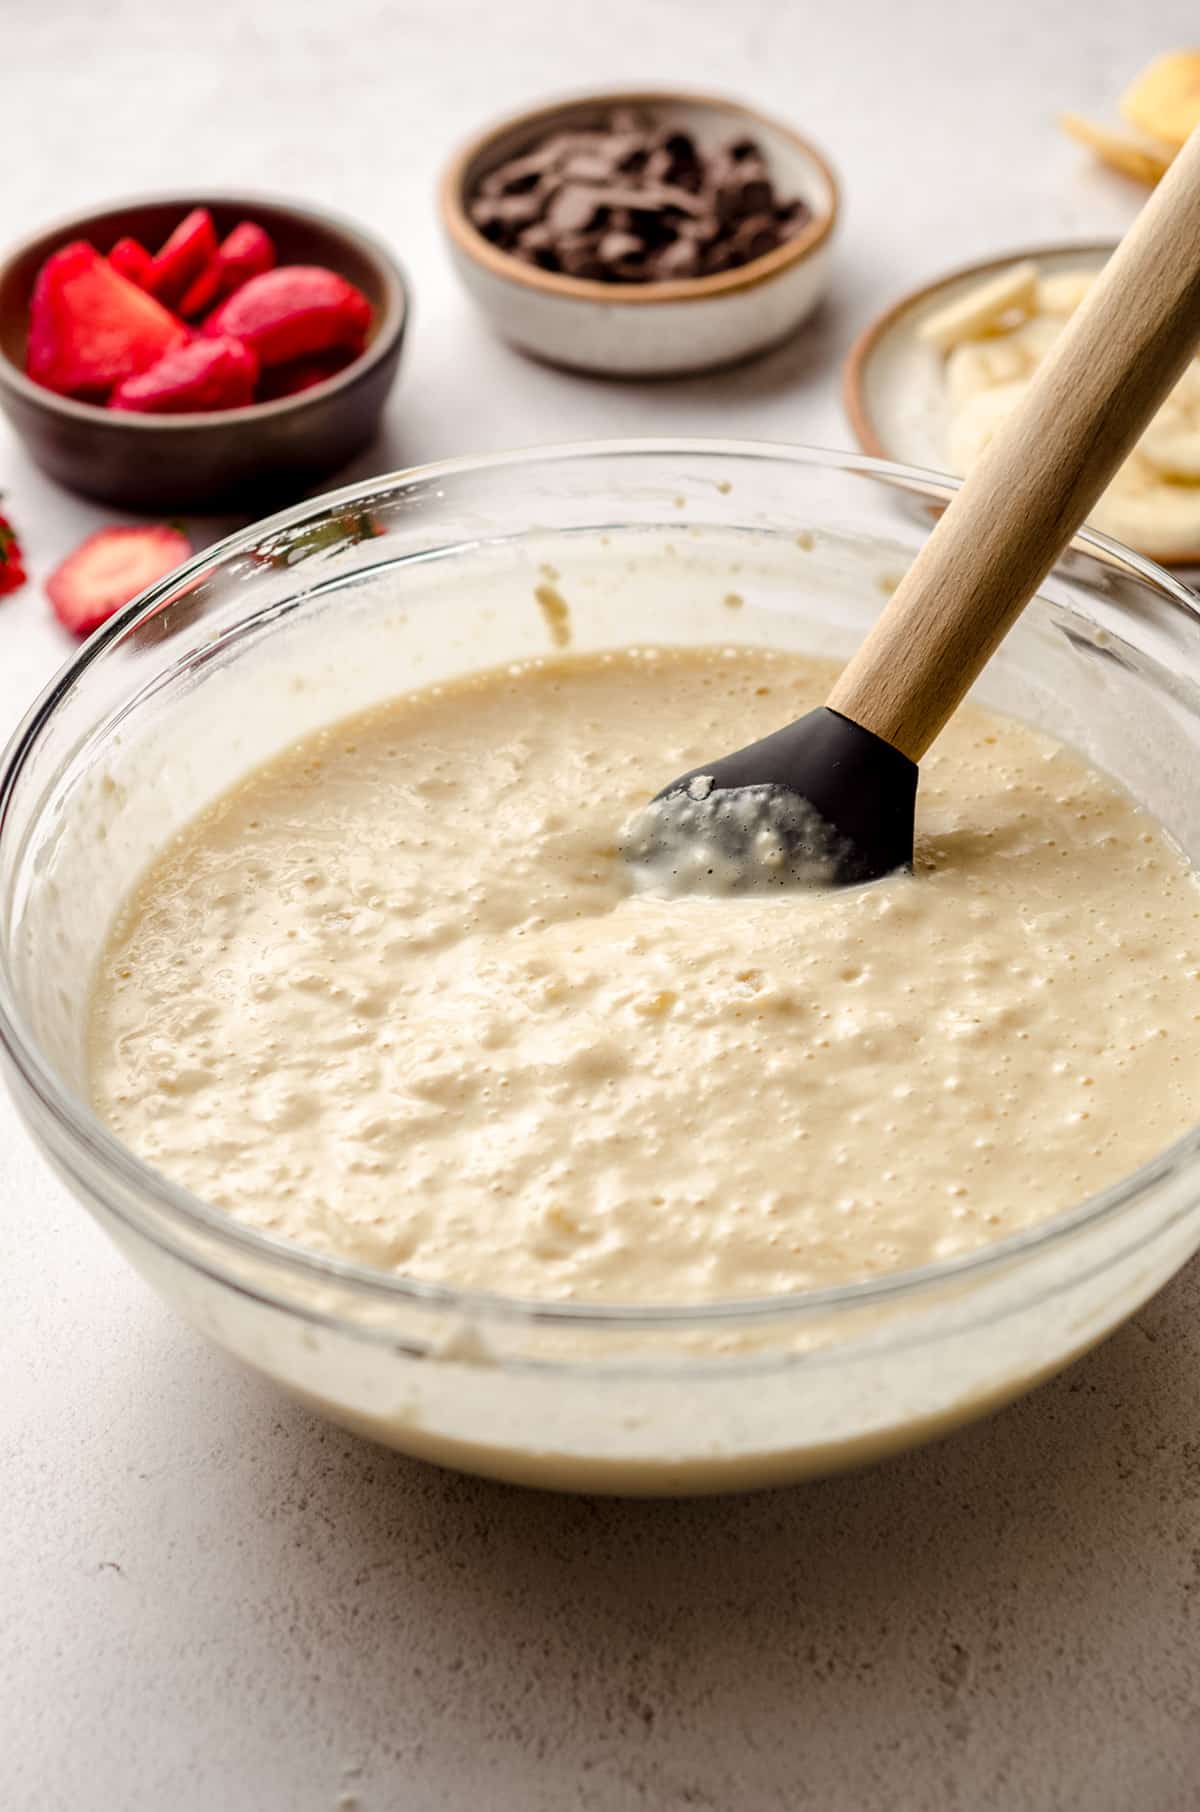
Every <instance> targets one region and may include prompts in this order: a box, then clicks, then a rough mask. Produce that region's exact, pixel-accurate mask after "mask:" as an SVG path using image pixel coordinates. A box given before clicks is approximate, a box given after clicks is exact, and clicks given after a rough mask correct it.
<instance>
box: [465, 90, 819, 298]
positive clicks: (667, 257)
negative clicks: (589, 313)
mask: <svg viewBox="0 0 1200 1812" xmlns="http://www.w3.org/2000/svg"><path fill="white" fill-rule="evenodd" d="M468 212H469V214H470V217H471V220H472V221H473V222H474V224H475V226H476V227H477V228H478V230H479V231H480V232H481V233H483V234H484V235H485V237H487V238H488V239H490V240H491V241H492V243H493V244H494V245H497V246H499V247H500V248H501V249H502V250H504V251H507V252H510V253H511V254H512V255H513V256H514V257H516V258H519V259H520V260H521V261H522V262H523V263H526V264H532V265H536V266H538V267H539V268H540V269H542V270H547V271H563V272H565V273H566V274H568V275H569V276H576V277H589V278H596V279H599V280H601V281H604V282H610V283H648V282H651V283H652V282H666V281H670V280H677V279H679V278H681V277H682V278H687V277H696V276H704V275H708V274H710V273H712V272H715V271H722V270H731V269H734V268H736V267H737V266H738V265H741V264H746V263H748V262H749V261H750V260H751V259H753V258H760V257H762V256H763V254H764V252H768V251H770V250H772V249H773V248H774V247H775V246H777V245H779V244H781V243H783V241H784V240H786V239H789V238H794V237H795V236H796V234H798V233H800V232H802V231H803V229H804V227H805V226H807V224H808V222H809V221H810V220H811V218H812V213H811V210H810V209H809V207H808V206H807V205H806V203H804V202H803V201H800V200H791V199H780V198H778V197H777V196H776V194H775V190H774V187H773V184H772V180H771V173H770V169H769V167H768V164H767V160H766V158H765V157H764V155H763V152H762V149H761V147H760V146H759V145H758V144H757V143H756V141H755V140H754V139H752V138H739V139H734V140H732V141H730V142H728V143H726V144H724V145H721V146H719V147H716V148H714V149H711V150H710V149H706V148H704V147H701V146H700V145H698V144H697V142H696V140H695V139H694V138H693V137H692V135H691V133H689V132H687V131H684V130H683V129H682V128H680V127H676V126H671V125H669V124H662V125H656V124H655V122H654V121H653V120H652V119H650V118H649V117H647V116H646V115H644V114H643V113H642V112H641V111H640V110H639V109H638V108H636V107H633V106H626V107H616V108H613V109H612V111H611V112H610V113H609V114H608V115H607V117H605V118H603V119H601V120H600V121H599V123H598V124H596V125H593V126H589V127H586V128H578V129H572V130H569V131H567V130H558V131H554V132H551V133H548V134H547V135H546V137H545V138H544V139H541V140H540V141H535V142H534V143H532V144H527V145H526V146H525V147H524V148H523V149H521V150H520V151H519V152H518V154H517V155H516V156H514V157H510V158H508V159H506V160H505V162H504V163H502V164H499V165H497V166H496V168H495V169H493V170H490V171H487V172H486V173H485V174H484V175H483V176H482V177H480V179H479V181H478V183H477V185H476V187H475V190H474V192H473V194H472V195H471V196H470V198H469V200H468Z"/></svg>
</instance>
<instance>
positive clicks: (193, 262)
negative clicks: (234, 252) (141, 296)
mask: <svg viewBox="0 0 1200 1812" xmlns="http://www.w3.org/2000/svg"><path fill="white" fill-rule="evenodd" d="M216 251H217V230H216V228H215V227H214V226H213V221H212V215H211V214H210V213H209V211H208V209H207V208H193V209H192V211H191V213H190V214H185V215H184V217H183V219H182V220H181V221H180V222H179V225H178V226H177V227H176V228H175V231H174V232H173V233H172V234H171V236H170V238H169V239H168V240H167V241H166V243H165V245H164V246H163V247H162V249H161V250H160V251H159V253H158V255H157V257H156V258H155V259H154V266H153V270H152V272H151V277H150V288H151V289H152V290H153V292H154V294H155V295H156V296H157V297H158V299H159V301H160V302H166V303H167V304H168V305H169V306H170V307H174V306H175V304H176V303H177V302H178V301H179V299H180V297H181V296H182V295H183V293H184V291H185V290H186V289H187V288H188V287H189V285H190V284H192V283H194V282H195V280H196V278H197V277H198V276H199V275H200V273H201V271H202V270H204V269H205V267H206V266H207V265H208V264H210V263H211V262H212V260H213V258H214V257H215V256H216Z"/></svg>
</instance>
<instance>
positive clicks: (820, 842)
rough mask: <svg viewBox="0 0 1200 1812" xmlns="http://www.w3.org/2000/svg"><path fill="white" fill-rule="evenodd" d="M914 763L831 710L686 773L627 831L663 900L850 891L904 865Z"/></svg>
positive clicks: (643, 877)
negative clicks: (815, 889)
mask: <svg viewBox="0 0 1200 1812" xmlns="http://www.w3.org/2000/svg"><path fill="white" fill-rule="evenodd" d="M916 796H917V768H916V763H915V762H912V761H910V760H909V759H908V757H907V756H906V755H902V754H901V753H900V751H899V750H898V749H894V748H893V747H892V745H891V744H890V743H886V742H884V741H883V740H882V739H881V738H880V737H878V736H875V735H873V734H872V733H871V731H870V730H864V729H863V728H862V727H861V725H859V724H856V723H851V721H850V719H849V718H847V717H842V716H841V715H840V713H839V712H837V711H831V710H830V709H829V707H828V706H827V705H822V706H821V707H820V709H819V710H816V711H810V712H809V713H808V716H807V717H801V718H799V719H798V720H797V722H796V723H793V724H788V725H787V726H786V728H784V729H782V730H776V731H774V733H773V734H772V735H770V736H764V737H763V738H762V740H761V741H760V742H754V743H751V744H750V745H749V746H748V747H747V748H744V749H738V750H737V751H736V752H735V753H734V754H732V755H722V756H721V757H719V758H718V759H717V760H716V761H712V762H708V763H707V764H706V765H705V766H703V767H698V768H693V769H692V770H691V771H690V772H689V773H687V774H681V775H680V776H679V778H678V779H677V780H673V781H671V783H670V785H669V786H665V787H664V788H663V789H662V791H661V792H660V793H659V794H658V795H657V797H656V798H655V799H653V800H651V802H650V804H649V805H648V806H646V807H645V808H644V809H643V810H642V811H640V812H638V813H636V814H635V815H634V817H633V818H632V819H630V821H629V823H628V824H627V825H626V827H625V832H624V836H623V849H624V853H625V856H626V859H627V860H628V861H629V862H630V863H631V865H632V866H633V868H634V870H635V872H636V873H637V875H638V878H639V880H640V881H642V882H643V883H644V884H645V885H647V886H651V887H653V888H654V889H655V890H656V891H659V892H666V893H684V892H694V893H741V892H747V891H757V890H763V889H769V888H772V887H799V886H853V885H855V884H857V883H860V882H864V881H874V880H878V879H879V878H880V877H881V876H883V875H888V874H892V873H893V872H894V871H895V870H896V869H900V868H907V867H910V866H911V864H912V856H913V819H914V812H915V806H916Z"/></svg>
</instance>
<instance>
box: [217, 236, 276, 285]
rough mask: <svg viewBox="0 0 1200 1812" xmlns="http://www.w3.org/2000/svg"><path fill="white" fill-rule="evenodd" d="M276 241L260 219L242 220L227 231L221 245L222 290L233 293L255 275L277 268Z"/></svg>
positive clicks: (219, 254) (219, 260) (219, 253)
mask: <svg viewBox="0 0 1200 1812" xmlns="http://www.w3.org/2000/svg"><path fill="white" fill-rule="evenodd" d="M275 262H276V259H275V241H274V240H273V239H272V238H271V235H270V234H269V233H268V232H267V231H266V229H265V227H260V226H259V225H258V223H257V222H256V221H253V220H240V221H239V222H238V224H237V226H235V227H234V228H233V229H232V230H231V231H230V232H228V233H226V235H225V237H224V239H222V241H221V244H220V246H219V247H218V249H217V263H218V264H219V265H220V266H221V273H222V275H221V294H222V295H223V296H231V295H232V294H233V292H234V290H235V289H240V288H241V286H242V284H243V283H248V282H249V280H250V278H251V277H261V276H262V275H263V273H264V272H265V271H269V270H274V268H275Z"/></svg>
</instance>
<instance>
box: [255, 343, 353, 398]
mask: <svg viewBox="0 0 1200 1812" xmlns="http://www.w3.org/2000/svg"><path fill="white" fill-rule="evenodd" d="M356 356H357V355H356V354H355V353H353V352H325V353H314V354H313V356H312V357H311V358H308V359H289V361H288V363H287V364H286V365H271V366H270V367H269V368H268V369H267V370H266V371H264V372H263V374H262V376H261V378H260V380H259V385H258V400H259V402H260V403H274V402H278V400H279V399H280V397H284V396H299V394H300V392H301V391H302V390H311V389H312V387H313V385H314V384H323V383H325V382H326V380H327V379H328V378H331V377H336V376H337V374H338V372H339V371H344V370H345V369H346V366H347V365H352V364H353V363H354V360H355V357H356Z"/></svg>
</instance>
